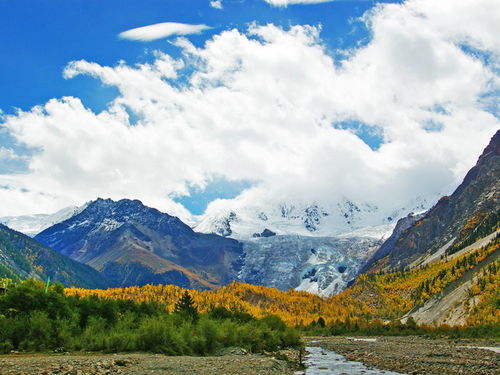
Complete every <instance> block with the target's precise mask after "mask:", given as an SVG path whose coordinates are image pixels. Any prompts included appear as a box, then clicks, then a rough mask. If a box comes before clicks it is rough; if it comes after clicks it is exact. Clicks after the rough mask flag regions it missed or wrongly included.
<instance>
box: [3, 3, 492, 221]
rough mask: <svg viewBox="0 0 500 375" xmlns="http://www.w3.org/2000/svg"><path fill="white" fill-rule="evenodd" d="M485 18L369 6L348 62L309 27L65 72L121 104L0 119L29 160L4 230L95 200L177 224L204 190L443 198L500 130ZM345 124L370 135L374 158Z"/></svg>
mask: <svg viewBox="0 0 500 375" xmlns="http://www.w3.org/2000/svg"><path fill="white" fill-rule="evenodd" d="M495 8H496V2H495V1H493V0H474V1H472V0H471V1H467V0H464V1H461V2H460V4H457V2H455V1H452V0H442V1H440V2H439V4H438V5H436V3H435V2H434V1H433V0H413V1H407V2H406V3H404V4H384V5H379V6H377V7H376V8H375V9H374V10H372V11H370V12H369V13H367V14H366V15H365V17H364V21H365V22H366V24H367V26H368V27H369V29H370V31H371V35H372V37H371V40H370V42H369V43H367V44H366V45H365V46H364V47H362V48H358V49H355V50H352V51H350V53H349V55H348V58H346V59H345V60H344V61H334V59H333V58H332V57H331V55H329V53H328V51H327V49H326V48H325V46H324V44H323V43H322V40H321V36H320V29H319V28H317V27H314V26H306V25H299V26H293V27H291V28H289V29H282V28H280V27H277V26H274V25H272V24H271V25H265V26H252V27H250V28H249V29H248V30H246V31H244V32H242V31H239V30H236V29H233V30H227V31H223V32H221V33H220V34H218V35H216V36H214V37H213V38H212V39H210V40H208V41H207V42H206V44H205V45H204V46H203V47H196V46H194V45H193V44H191V43H190V42H189V41H188V40H186V39H184V38H178V39H177V41H176V45H177V46H178V47H179V48H181V49H182V52H183V53H182V56H181V57H180V58H178V59H174V58H172V57H171V56H169V55H167V54H164V53H162V52H157V53H156V56H155V59H154V61H152V62H150V63H144V64H141V65H134V66H130V65H127V64H125V63H120V64H118V65H117V66H102V65H99V64H96V63H92V62H88V61H83V60H82V61H76V62H72V63H70V64H69V65H68V66H67V68H66V70H65V73H64V74H65V77H67V78H71V77H74V76H77V75H90V76H92V77H95V78H96V79H99V80H100V81H102V82H103V83H104V84H106V85H109V86H114V87H116V88H117V89H118V90H119V93H120V95H119V96H118V97H117V98H116V99H115V100H114V101H113V102H111V103H110V105H109V107H108V108H107V109H106V110H105V111H102V112H100V113H94V112H92V111H91V110H89V109H88V108H85V106H84V105H83V104H82V102H81V100H80V99H79V98H74V97H65V98H60V99H52V100H50V101H49V102H47V103H45V104H43V105H40V106H37V107H35V108H33V109H31V110H30V111H25V112H22V111H20V112H19V113H17V114H16V115H10V116H6V117H5V118H4V124H3V125H4V126H5V127H6V128H8V129H9V132H10V135H11V136H12V137H14V138H15V139H16V141H17V142H19V143H22V144H25V145H26V146H28V147H30V148H33V149H35V150H38V152H36V153H34V155H33V156H32V158H31V159H30V161H29V172H28V173H27V174H25V175H16V176H0V185H8V186H9V189H3V190H0V198H1V199H2V202H4V203H3V204H2V207H1V209H2V211H1V212H0V216H3V215H10V214H19V213H23V212H22V211H24V210H25V209H26V210H28V208H29V209H30V211H28V212H32V211H33V210H34V208H36V209H39V210H40V211H41V212H47V211H51V210H52V211H55V210H56V209H57V208H61V207H63V206H65V205H70V204H75V203H83V202H84V201H86V200H89V199H94V198H95V197H97V196H103V197H111V198H123V197H128V198H138V199H141V200H143V201H144V202H145V203H146V204H149V205H152V206H155V207H158V208H160V209H162V210H165V211H167V212H170V213H173V214H176V215H178V216H180V217H181V218H188V217H189V214H188V212H187V211H186V210H185V209H184V208H183V207H182V206H180V205H179V204H176V203H174V202H173V201H172V200H171V199H170V198H172V197H173V196H179V195H183V194H187V193H188V186H198V187H200V188H203V187H204V186H206V184H207V183H208V182H209V181H210V180H211V178H212V177H213V176H221V177H223V178H225V179H226V180H229V181H237V180H247V181H255V185H254V187H253V188H251V189H250V190H248V191H246V192H245V193H244V194H242V196H241V197H239V198H237V201H238V204H239V205H251V204H256V203H259V204H261V203H262V202H266V204H272V202H276V201H283V200H301V201H309V202H311V201H317V202H327V203H328V202H335V200H337V199H339V198H348V199H350V200H353V201H356V202H368V203H370V204H374V205H377V206H379V207H384V208H391V207H398V206H399V207H400V206H401V205H402V204H404V203H405V202H407V201H408V200H411V199H413V198H415V197H417V196H420V197H424V198H429V199H434V198H435V197H436V196H438V195H440V194H442V193H449V192H451V190H452V189H453V188H454V187H456V186H457V184H458V183H459V182H460V180H461V179H462V178H463V176H464V174H465V173H466V171H467V170H468V169H469V168H470V167H471V166H472V165H473V164H474V163H475V160H476V158H477V157H478V155H479V154H480V152H481V151H482V149H483V148H484V147H485V145H486V144H487V142H488V140H489V138H490V137H491V136H492V135H493V133H494V132H495V131H496V130H497V129H498V128H499V121H498V118H497V117H496V116H498V113H491V111H490V109H489V108H490V107H489V106H487V105H485V102H484V100H486V99H484V98H487V97H488V96H490V97H491V95H497V94H495V92H498V91H496V90H498V88H499V84H498V82H499V81H498V76H497V73H496V71H495V69H494V67H495V66H497V64H498V56H499V54H498V53H499V51H500V49H499V47H498V45H497V44H496V42H495V36H496V35H500V30H499V29H498V28H499V27H500V23H498V22H495V20H493V21H492V20H491V18H493V19H494V18H495V17H497V16H496V15H495V12H493V11H491V12H485V11H484V9H490V10H492V9H495ZM465 14H466V15H467V19H468V22H469V23H471V22H472V23H474V24H472V25H471V24H469V23H464V22H463V18H464V17H465V16H464V15H465ZM443 18H446V20H443ZM476 26H477V27H476ZM465 47H470V48H472V47H473V48H475V49H477V50H478V51H480V52H481V54H484V55H487V56H489V58H488V59H481V58H479V57H477V55H473V54H470V53H467V52H466V51H468V48H465ZM470 48H469V49H470ZM186 68H188V69H186ZM130 113H133V114H134V116H135V117H136V118H137V119H138V120H137V121H134V122H132V121H131V120H130V117H129V116H130ZM346 123H348V124H362V125H363V126H364V127H368V128H371V129H373V130H374V131H376V132H377V133H378V134H380V135H381V136H382V138H383V143H382V144H381V146H380V148H378V149H377V150H373V149H371V148H370V147H369V146H368V145H367V144H366V143H365V142H363V140H362V139H361V138H360V137H359V136H358V135H357V133H356V128H355V126H354V128H353V126H351V127H347V128H346V126H344V125H345V124H346ZM23 189H25V190H24V191H26V189H27V190H29V192H25V193H23ZM21 201H22V202H23V203H22V204H20V203H19V202H21ZM23 205H24V206H23Z"/></svg>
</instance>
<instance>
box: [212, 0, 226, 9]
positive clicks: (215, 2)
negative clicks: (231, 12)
mask: <svg viewBox="0 0 500 375" xmlns="http://www.w3.org/2000/svg"><path fill="white" fill-rule="evenodd" d="M210 6H211V7H212V8H216V9H222V8H223V7H222V0H212V1H210Z"/></svg>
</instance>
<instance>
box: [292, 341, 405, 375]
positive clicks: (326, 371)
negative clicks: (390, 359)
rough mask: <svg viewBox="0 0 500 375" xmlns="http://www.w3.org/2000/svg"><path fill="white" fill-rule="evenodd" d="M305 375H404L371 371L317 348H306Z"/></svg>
mask: <svg viewBox="0 0 500 375" xmlns="http://www.w3.org/2000/svg"><path fill="white" fill-rule="evenodd" d="M306 351H307V353H308V354H307V355H306V358H305V361H304V364H305V366H306V370H305V373H304V372H301V371H299V372H297V373H296V374H297V375H299V374H305V375H382V374H383V375H403V374H400V373H398V372H392V371H385V370H378V369H373V368H372V369H369V368H367V367H366V366H364V365H363V364H362V363H361V362H354V361H348V360H347V359H346V358H345V357H344V356H341V355H340V354H337V353H335V352H332V351H330V350H326V349H323V348H321V347H316V346H308V347H306Z"/></svg>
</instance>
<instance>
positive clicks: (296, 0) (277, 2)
mask: <svg viewBox="0 0 500 375" xmlns="http://www.w3.org/2000/svg"><path fill="white" fill-rule="evenodd" d="M264 1H265V2H266V3H269V4H271V5H274V6H277V7H286V6H288V5H293V4H319V3H329V2H332V1H336V0H264ZM357 1H363V0H357Z"/></svg>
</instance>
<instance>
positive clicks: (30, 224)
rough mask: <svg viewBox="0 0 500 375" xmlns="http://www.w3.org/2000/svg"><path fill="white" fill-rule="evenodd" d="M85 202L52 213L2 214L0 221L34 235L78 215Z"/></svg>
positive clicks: (84, 206)
mask: <svg viewBox="0 0 500 375" xmlns="http://www.w3.org/2000/svg"><path fill="white" fill-rule="evenodd" d="M87 204H88V203H87ZM87 204H85V205H83V206H80V207H77V206H70V207H66V208H63V209H61V210H59V211H57V212H56V213H53V214H35V215H23V216H4V217H0V223H1V224H4V225H6V226H8V227H9V228H12V229H14V230H16V231H18V232H21V233H24V234H26V235H27V236H30V237H34V236H35V235H37V234H38V233H40V232H41V231H43V230H44V229H47V228H48V227H51V226H52V225H54V224H57V223H60V222H61V221H64V220H67V219H69V218H71V217H73V216H75V215H78V214H79V213H80V212H82V211H83V210H84V209H85V208H86V206H87Z"/></svg>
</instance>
